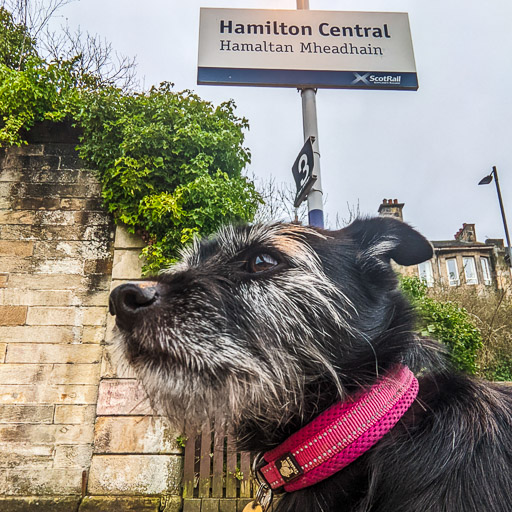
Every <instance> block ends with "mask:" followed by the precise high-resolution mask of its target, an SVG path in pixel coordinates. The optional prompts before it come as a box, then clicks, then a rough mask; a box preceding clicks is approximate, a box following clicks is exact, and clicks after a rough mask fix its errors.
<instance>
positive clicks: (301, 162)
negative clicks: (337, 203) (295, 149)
mask: <svg viewBox="0 0 512 512" xmlns="http://www.w3.org/2000/svg"><path fill="white" fill-rule="evenodd" d="M313 142H314V139H313V137H309V138H308V140H307V141H306V143H305V144H304V146H303V147H302V149H301V150H300V153H299V156H297V159H296V160H295V163H294V164H293V167H292V172H293V177H294V179H295V185H296V187H297V194H296V196H295V201H294V203H293V206H295V208H297V207H298V206H300V203H302V201H304V199H305V198H306V196H307V195H308V193H309V191H310V190H311V187H312V186H313V184H314V183H315V181H316V175H315V174H314V167H315V165H314V153H313Z"/></svg>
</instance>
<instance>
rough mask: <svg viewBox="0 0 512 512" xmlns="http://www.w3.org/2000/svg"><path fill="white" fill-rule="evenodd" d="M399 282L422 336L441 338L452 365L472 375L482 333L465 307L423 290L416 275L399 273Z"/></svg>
mask: <svg viewBox="0 0 512 512" xmlns="http://www.w3.org/2000/svg"><path fill="white" fill-rule="evenodd" d="M400 284H401V288H402V290H403V291H404V292H405V294H406V295H407V297H408V298H409V300H410V301H411V303H412V305H413V306H414V307H415V308H416V310H417V312H418V326H417V327H418V330H419V331H420V332H421V334H422V335H423V336H429V337H431V338H434V339H436V340H438V341H441V342H442V343H444V344H445V345H446V346H447V347H448V352H449V354H450V357H451V359H452V362H453V364H454V366H455V367H456V368H457V369H459V370H461V371H463V372H466V373H468V374H471V375H475V374H476V373H477V372H478V370H479V366H478V363H477V356H478V351H479V350H480V349H481V348H482V334H481V332H480V330H479V329H478V328H477V327H476V326H475V324H474V323H473V321H472V320H471V317H470V315H469V313H468V312H467V310H466V309H465V308H463V307H461V306H460V305H458V304H457V303H455V302H452V301H440V300H436V299H434V298H432V297H429V296H428V294H427V286H426V285H425V284H424V283H423V282H422V281H420V279H418V278H417V277H401V278H400Z"/></svg>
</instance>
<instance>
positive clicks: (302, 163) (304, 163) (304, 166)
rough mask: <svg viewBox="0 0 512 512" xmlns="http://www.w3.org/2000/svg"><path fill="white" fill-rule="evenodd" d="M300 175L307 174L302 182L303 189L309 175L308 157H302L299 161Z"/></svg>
mask: <svg viewBox="0 0 512 512" xmlns="http://www.w3.org/2000/svg"><path fill="white" fill-rule="evenodd" d="M298 167H299V174H303V173H304V174H305V176H304V178H302V179H301V180H300V186H301V187H302V186H303V185H304V183H306V181H307V180H308V174H309V165H308V155H302V156H301V157H300V160H299V166H298Z"/></svg>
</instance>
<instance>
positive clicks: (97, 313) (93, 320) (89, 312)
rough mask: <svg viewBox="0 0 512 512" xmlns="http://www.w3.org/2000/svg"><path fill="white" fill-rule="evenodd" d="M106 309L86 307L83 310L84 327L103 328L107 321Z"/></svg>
mask: <svg viewBox="0 0 512 512" xmlns="http://www.w3.org/2000/svg"><path fill="white" fill-rule="evenodd" d="M107 312H108V311H107V308H106V307H85V308H82V314H83V317H82V323H83V325H95V326H103V325H105V322H106V320H107Z"/></svg>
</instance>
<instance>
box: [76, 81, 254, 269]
mask: <svg viewBox="0 0 512 512" xmlns="http://www.w3.org/2000/svg"><path fill="white" fill-rule="evenodd" d="M81 102H82V105H81V106H80V109H79V110H78V111H77V112H76V113H75V114H74V117H75V119H76V121H77V123H78V124H79V125H80V126H81V127H82V129H83V130H84V135H83V138H82V141H81V143H80V145H79V151H80V155H81V157H82V158H84V159H85V161H87V162H89V163H90V165H92V166H93V168H95V169H98V170H99V172H100V176H101V180H102V183H103V198H104V201H105V204H106V206H107V208H108V209H109V211H111V212H112V213H113V214H114V217H115V218H116V219H117V220H119V221H121V222H123V223H124V224H125V225H127V226H128V228H129V229H130V230H131V231H132V232H136V231H138V232H140V233H141V234H142V236H143V237H144V238H145V240H146V241H147V243H148V245H147V247H146V248H145V249H144V250H143V254H144V255H145V256H146V259H147V266H146V270H147V271H150V272H154V271H157V270H159V269H160V268H162V267H163V266H166V265H169V264H170V263H172V262H173V261H174V260H175V258H176V257H177V251H178V249H179V248H180V247H181V246H182V245H183V244H186V243H188V242H189V241H190V240H191V239H192V237H193V236H194V235H195V234H196V233H201V234H202V235H205V234H206V235H207V234H210V233H212V232H213V231H215V230H216V229H217V228H218V227H219V225H220V224H222V223H223V222H237V221H250V220H252V219H253V217H254V214H255V212H256V210H257V207H258V205H259V202H260V198H259V195H258V193H257V192H256V190H255V188H254V185H253V183H252V182H250V181H249V180H248V179H247V178H246V177H244V176H243V175H242V170H243V168H244V167H245V165H246V164H247V162H249V159H250V154H249V152H248V150H247V149H246V148H244V147H243V141H244V133H243V131H244V129H246V128H247V127H248V123H247V120H246V119H244V118H238V117H237V116H236V115H235V113H234V108H235V106H234V103H233V102H225V103H222V104H221V105H219V106H217V107H215V106H213V105H212V104H211V103H209V102H207V101H203V100H201V99H200V98H199V97H198V96H197V95H195V94H193V93H192V92H190V91H183V92H178V93H175V92H173V91H172V90H171V84H168V83H164V84H162V85H160V87H154V88H152V89H151V90H150V91H149V92H147V93H135V94H131V93H126V92H122V91H120V90H119V89H114V88H109V89H101V90H99V91H95V92H92V93H85V94H83V96H82V98H81Z"/></svg>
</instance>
